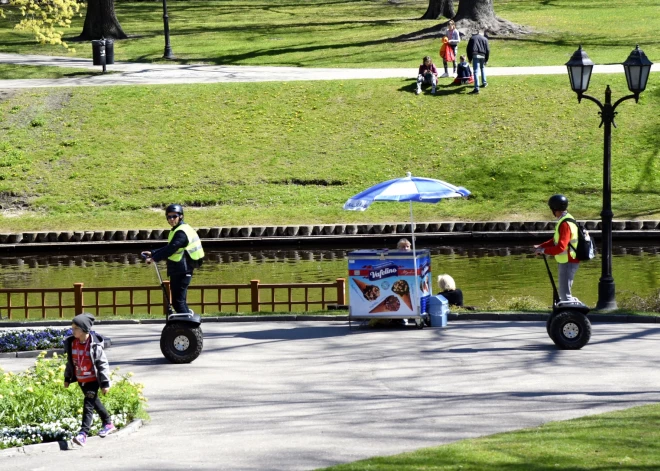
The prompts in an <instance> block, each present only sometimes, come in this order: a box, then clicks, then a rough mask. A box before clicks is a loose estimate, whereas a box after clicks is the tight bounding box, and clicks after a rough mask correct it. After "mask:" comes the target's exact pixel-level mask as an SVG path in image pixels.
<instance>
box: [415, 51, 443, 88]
mask: <svg viewBox="0 0 660 471" xmlns="http://www.w3.org/2000/svg"><path fill="white" fill-rule="evenodd" d="M424 84H426V85H431V95H435V87H436V86H437V85H438V69H437V67H436V66H435V64H434V63H433V60H432V59H431V56H426V57H424V59H423V60H422V65H420V66H419V70H418V71H417V91H416V92H415V94H417V95H419V94H420V93H422V85H424Z"/></svg>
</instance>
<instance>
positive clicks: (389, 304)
mask: <svg viewBox="0 0 660 471" xmlns="http://www.w3.org/2000/svg"><path fill="white" fill-rule="evenodd" d="M400 307H401V301H399V298H397V297H396V296H388V297H386V298H385V299H384V300H383V301H382V302H381V303H380V304H379V305H378V306H376V307H375V308H373V309H372V310H371V311H369V313H370V314H373V313H376V312H396V311H398V310H399V308H400Z"/></svg>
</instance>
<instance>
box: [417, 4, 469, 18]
mask: <svg viewBox="0 0 660 471" xmlns="http://www.w3.org/2000/svg"><path fill="white" fill-rule="evenodd" d="M459 5H460V4H459ZM441 15H442V16H444V17H445V18H453V17H454V15H455V13H454V0H429V7H428V8H427V10H426V13H424V15H423V16H422V20H437V19H438V18H440V16H441Z"/></svg>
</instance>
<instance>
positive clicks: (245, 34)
mask: <svg viewBox="0 0 660 471" xmlns="http://www.w3.org/2000/svg"><path fill="white" fill-rule="evenodd" d="M493 3H494V6H495V12H496V14H497V15H499V16H500V17H502V18H505V19H508V20H510V21H513V22H515V23H518V24H522V25H526V26H528V27H529V28H530V29H531V30H533V31H534V33H533V34H530V35H526V36H524V37H521V38H517V39H510V38H502V39H497V38H495V39H493V43H492V50H493V52H492V55H491V61H490V65H491V66H528V65H559V64H563V63H565V62H566V61H567V60H568V58H569V57H570V55H571V54H572V53H573V51H574V50H575V49H576V48H577V45H578V44H582V45H583V46H584V48H585V50H586V51H587V52H588V53H589V54H590V56H591V58H592V59H593V60H594V62H596V63H597V64H604V63H620V62H623V61H624V60H625V59H626V57H628V54H629V53H630V51H631V50H632V49H633V47H634V46H635V44H636V43H639V44H640V46H641V47H642V49H643V50H644V51H645V52H646V53H647V55H648V56H649V57H650V58H651V60H655V62H658V60H660V40H659V39H658V37H657V36H658V35H657V32H658V31H659V30H660V15H658V10H659V8H660V0H612V1H603V0H553V1H539V0H516V1H511V0H494V2H493ZM427 5H428V1H427V0H402V1H399V2H388V1H387V0H357V1H350V2H347V1H345V0H267V1H266V0H263V1H260V2H252V1H248V0H212V1H186V2H173V3H172V4H170V5H169V8H168V13H169V17H170V29H171V43H172V48H173V50H174V53H175V55H176V56H177V57H178V58H179V60H180V61H181V62H206V63H214V64H249V65H286V66H292V65H293V66H304V67H415V66H417V65H418V63H419V60H420V58H421V57H423V56H425V55H427V54H432V55H433V56H434V57H435V58H437V56H438V50H439V46H440V42H439V39H425V40H419V41H402V40H400V38H399V37H401V36H404V35H409V34H412V33H415V32H419V31H423V30H425V29H428V28H431V27H433V26H435V25H436V24H438V22H439V21H437V20H419V18H420V17H421V16H422V14H423V13H424V11H425V10H426V6H427ZM116 9H117V17H118V18H119V21H120V22H121V24H122V27H123V28H124V31H125V32H126V33H127V34H128V35H129V36H131V38H130V39H128V40H124V41H119V42H117V43H116V45H115V55H116V59H117V60H130V61H156V60H160V58H161V57H162V55H163V47H164V40H163V34H162V31H163V29H162V27H163V25H162V6H161V4H160V3H158V2H124V1H120V2H117V6H116ZM6 11H7V14H8V15H7V16H8V18H7V19H5V20H0V51H1V52H15V53H38V54H52V55H64V53H65V50H64V49H63V48H61V47H59V46H49V47H40V46H38V45H37V44H36V43H34V42H33V41H32V38H31V36H30V34H29V33H27V32H21V31H15V30H13V29H12V27H13V24H15V23H16V21H17V18H18V16H17V13H16V11H15V10H12V9H6ZM82 21H83V18H77V19H76V20H75V21H74V23H73V26H72V28H71V30H70V32H67V34H66V36H71V37H73V36H75V35H77V34H79V32H80V31H81V29H82ZM440 21H446V20H445V19H441V20H440ZM398 38H399V39H398ZM71 45H72V46H73V47H75V48H76V52H75V54H74V55H76V56H78V57H91V45H90V44H89V43H82V44H80V43H78V44H76V43H71ZM465 45H466V42H463V43H462V44H461V46H460V47H459V50H460V51H461V52H463V51H464V50H465Z"/></svg>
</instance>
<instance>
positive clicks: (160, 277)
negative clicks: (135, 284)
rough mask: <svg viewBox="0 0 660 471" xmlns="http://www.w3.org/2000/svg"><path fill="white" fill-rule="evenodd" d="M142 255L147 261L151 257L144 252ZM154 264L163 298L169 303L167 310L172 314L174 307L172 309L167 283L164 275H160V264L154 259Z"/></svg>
mask: <svg viewBox="0 0 660 471" xmlns="http://www.w3.org/2000/svg"><path fill="white" fill-rule="evenodd" d="M140 256H141V257H142V258H143V259H144V260H145V261H146V260H147V258H149V257H147V256H146V255H144V254H142V253H141V254H140ZM152 265H153V266H154V268H155V269H156V275H158V281H159V282H160V289H161V290H162V291H163V300H164V301H165V303H166V304H167V311H168V312H169V313H170V314H174V309H172V305H171V304H170V298H169V295H168V293H167V289H166V288H165V283H163V277H162V276H161V275H160V270H159V269H158V264H157V263H156V262H155V261H153V260H152Z"/></svg>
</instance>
